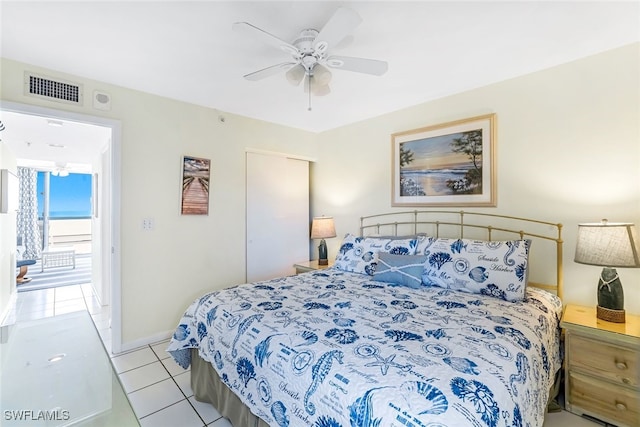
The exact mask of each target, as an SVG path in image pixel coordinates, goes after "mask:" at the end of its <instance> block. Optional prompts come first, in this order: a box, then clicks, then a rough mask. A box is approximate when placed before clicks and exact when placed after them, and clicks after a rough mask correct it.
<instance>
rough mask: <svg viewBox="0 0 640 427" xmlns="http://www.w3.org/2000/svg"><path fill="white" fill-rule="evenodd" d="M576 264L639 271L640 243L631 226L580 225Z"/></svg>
mask: <svg viewBox="0 0 640 427" xmlns="http://www.w3.org/2000/svg"><path fill="white" fill-rule="evenodd" d="M574 261H575V262H578V263H580V264H589V265H599V266H602V267H640V242H639V241H638V232H637V230H636V227H635V225H633V224H630V223H610V222H607V220H602V222H600V223H589V224H578V238H577V242H576V254H575V259H574Z"/></svg>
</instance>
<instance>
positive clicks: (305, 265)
mask: <svg viewBox="0 0 640 427" xmlns="http://www.w3.org/2000/svg"><path fill="white" fill-rule="evenodd" d="M331 266H333V261H332V260H329V265H319V264H318V260H317V259H315V260H313V261H303V262H298V263H296V264H293V267H294V268H295V269H296V274H300V273H307V272H309V271H315V270H324V269H325V268H329V267H331Z"/></svg>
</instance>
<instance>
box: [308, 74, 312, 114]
mask: <svg viewBox="0 0 640 427" xmlns="http://www.w3.org/2000/svg"><path fill="white" fill-rule="evenodd" d="M307 81H308V82H309V107H308V108H307V111H311V74H307Z"/></svg>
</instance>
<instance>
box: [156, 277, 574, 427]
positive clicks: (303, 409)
mask: <svg viewBox="0 0 640 427" xmlns="http://www.w3.org/2000/svg"><path fill="white" fill-rule="evenodd" d="M561 311H562V304H561V302H560V300H559V299H558V298H557V297H555V296H554V295H552V294H550V293H548V292H545V291H542V290H539V289H534V288H528V289H527V293H526V298H525V300H524V301H521V302H506V301H502V300H500V299H497V298H493V297H490V296H484V295H475V294H467V293H463V292H456V291H453V290H449V289H442V288H437V287H422V288H420V289H411V288H407V287H398V286H393V285H391V284H388V283H384V282H379V281H373V280H371V276H368V275H363V274H356V273H349V272H344V271H340V270H337V269H335V268H331V269H327V270H324V271H318V272H310V273H305V274H301V275H297V276H291V277H285V278H279V279H274V280H271V281H264V282H258V283H252V284H245V285H242V286H237V287H234V288H230V289H225V290H222V291H217V292H213V293H211V294H208V295H205V296H203V297H202V298H200V299H198V300H196V301H194V302H193V304H191V305H190V306H189V308H188V309H187V310H186V312H185V313H184V316H183V317H182V319H181V320H180V323H179V325H178V327H177V329H176V331H175V333H174V335H173V339H172V340H171V343H170V345H169V347H168V349H167V350H168V351H169V352H170V353H171V355H172V356H173V358H174V359H175V360H176V361H177V362H178V363H179V364H180V365H182V366H183V367H185V368H187V367H188V366H189V364H190V349H191V348H197V349H198V353H199V355H200V357H201V358H203V359H204V360H206V361H208V362H210V363H211V364H212V365H213V367H214V368H215V370H216V371H217V372H218V374H219V376H220V378H221V379H222V381H223V382H224V383H225V384H226V385H227V386H228V387H229V388H230V389H231V390H232V391H233V392H234V393H235V394H237V395H238V396H239V398H240V399H241V400H242V401H243V402H244V404H245V405H247V406H248V407H249V408H250V409H251V411H252V412H253V413H254V414H256V415H257V416H259V417H260V418H262V419H263V420H265V421H266V422H267V423H268V424H269V425H270V426H289V425H290V426H316V427H329V426H332V427H337V426H343V427H347V426H367V427H368V426H380V427H383V426H404V427H406V426H415V427H426V426H429V427H445V426H448V427H453V426H542V424H543V420H544V414H545V410H546V405H547V398H548V394H549V390H550V388H551V386H552V384H553V381H554V375H555V373H556V371H557V370H558V369H559V368H560V366H561V360H560V351H559V336H560V334H559V318H560V316H561Z"/></svg>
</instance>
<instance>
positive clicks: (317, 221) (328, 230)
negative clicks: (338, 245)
mask: <svg viewBox="0 0 640 427" xmlns="http://www.w3.org/2000/svg"><path fill="white" fill-rule="evenodd" d="M329 237H336V226H335V224H334V223H333V217H330V216H321V217H316V218H313V222H312V223H311V238H312V239H328V238H329Z"/></svg>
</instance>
